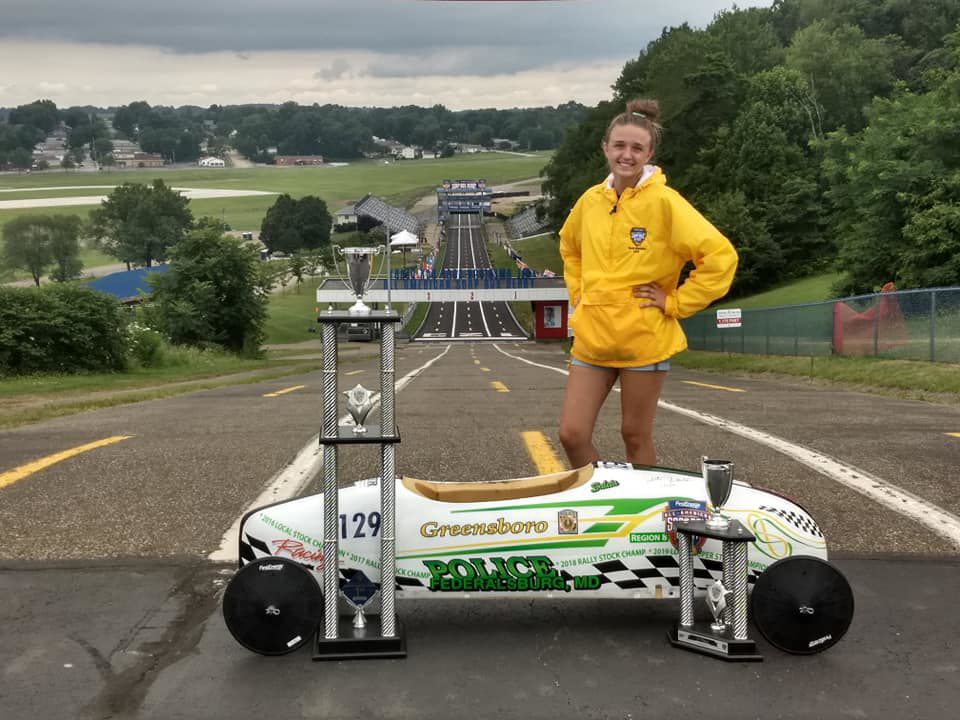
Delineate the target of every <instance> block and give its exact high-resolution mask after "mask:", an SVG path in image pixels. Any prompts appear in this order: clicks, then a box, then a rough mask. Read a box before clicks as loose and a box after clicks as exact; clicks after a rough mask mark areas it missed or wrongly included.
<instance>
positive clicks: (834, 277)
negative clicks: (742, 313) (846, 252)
mask: <svg viewBox="0 0 960 720" xmlns="http://www.w3.org/2000/svg"><path fill="white" fill-rule="evenodd" d="M840 277H841V273H824V274H823V275H813V276H811V277H806V278H802V279H800V280H793V281H791V282H788V283H784V284H783V285H781V286H780V287H776V288H774V289H772V290H766V291H764V292H762V293H757V294H756V295H751V296H749V297H744V298H738V299H736V300H724V301H722V302H720V303H718V304H717V305H716V307H718V308H741V309H743V310H752V309H755V308H766V307H777V306H780V305H800V304H802V303H813V302H822V301H824V300H832V299H834V297H835V295H833V294H832V293H831V292H830V288H831V287H832V286H833V285H834V284H835V283H836V282H837V281H838V280H839V279H840Z"/></svg>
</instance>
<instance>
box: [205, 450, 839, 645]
mask: <svg viewBox="0 0 960 720" xmlns="http://www.w3.org/2000/svg"><path fill="white" fill-rule="evenodd" d="M395 482H396V583H397V585H396V588H397V597H398V598H431V597H450V596H461V597H467V596H469V597H470V598H481V597H504V596H511V597H518V596H519V597H531V596H537V597H553V598H558V597H597V598H656V599H659V598H675V597H678V594H679V591H678V585H679V564H678V555H677V538H676V532H675V524H676V523H677V522H679V521H687V520H703V519H706V518H707V516H708V514H709V512H708V507H707V502H706V489H705V486H704V481H703V478H702V476H701V475H700V474H698V473H692V472H687V471H683V470H673V469H666V468H658V467H644V466H634V465H629V464H624V463H614V462H596V463H593V464H591V465H587V466H584V467H581V468H578V469H575V470H571V471H566V472H560V473H554V474H549V475H542V476H537V477H529V478H520V479H513V480H505V481H494V482H428V481H424V480H416V479H413V478H408V477H402V478H398V479H396V480H395ZM379 483H380V479H379V478H374V479H371V480H361V481H359V482H356V483H354V484H353V485H352V486H349V487H344V488H341V489H340V494H339V537H340V539H339V543H340V544H339V550H340V558H339V573H340V585H341V587H343V586H344V584H345V583H349V581H350V580H351V579H352V578H356V577H365V579H369V581H370V582H372V583H373V584H374V586H375V587H379V583H380V581H381V577H380V528H381V520H380V509H379V508H380V487H379ZM323 506H324V503H323V494H322V493H320V494H316V495H309V496H305V497H301V498H296V499H293V500H288V501H285V502H280V503H277V504H274V505H269V506H266V507H262V508H259V509H256V510H253V511H252V512H250V513H248V514H247V515H246V516H245V517H244V518H243V519H242V522H241V526H240V566H241V569H240V570H239V572H238V573H237V574H236V575H235V576H234V577H233V578H232V579H231V581H230V583H229V585H228V587H227V590H226V592H225V594H224V607H223V609H224V617H225V620H226V622H227V627H228V629H229V630H230V632H231V633H232V634H233V636H234V637H235V638H236V639H237V640H238V641H239V642H240V643H241V644H242V645H244V646H245V647H247V648H248V649H250V650H253V651H254V652H259V653H263V654H268V655H273V654H282V653H286V652H290V651H293V650H295V649H297V648H298V647H301V646H302V645H304V644H305V643H307V642H308V641H309V640H310V638H311V636H312V635H313V632H314V630H315V629H316V626H317V624H318V623H319V622H320V620H321V616H322V614H323V610H322V608H323V598H322V594H321V589H320V588H321V586H322V571H323V565H324V562H325V561H326V558H324V557H323V515H324V513H323ZM723 513H724V515H726V516H728V517H731V518H735V519H737V520H739V521H740V522H741V523H742V524H743V525H744V526H746V528H747V529H749V531H750V532H751V533H753V534H754V535H755V536H756V541H755V542H753V543H751V544H750V546H749V552H748V561H749V576H748V583H749V586H750V587H751V590H752V601H751V612H750V615H751V616H752V619H753V621H754V623H755V624H756V625H757V627H758V629H759V630H760V632H761V634H762V635H763V636H764V637H765V638H766V639H767V640H768V641H769V642H770V643H771V644H773V645H774V646H776V647H779V648H780V649H783V650H786V651H788V652H795V653H812V652H819V651H822V650H825V649H826V648H828V647H830V646H832V645H833V644H835V643H836V642H837V641H838V640H839V639H840V638H841V637H842V636H843V634H844V633H845V632H846V630H847V627H848V626H849V624H850V620H851V618H852V614H853V596H852V593H851V591H850V587H849V584H848V583H847V581H846V580H845V579H844V577H843V575H842V574H840V572H839V571H838V570H837V569H836V568H835V567H834V566H833V565H832V564H830V563H829V562H827V550H826V543H825V540H824V536H823V533H822V532H821V531H820V528H819V527H818V526H817V523H816V522H815V521H814V519H813V518H812V517H811V516H810V515H809V514H808V513H807V512H806V511H805V510H804V509H803V508H802V507H800V506H799V505H798V504H796V503H795V502H793V501H792V500H790V499H788V498H785V497H783V496H781V495H778V494H776V493H773V492H771V491H769V490H762V489H759V488H755V487H751V486H750V485H748V484H746V483H744V482H740V481H735V482H734V484H733V488H732V491H731V493H730V497H729V499H728V501H727V503H726V504H725V505H724V507H723ZM692 546H693V551H694V583H695V592H696V594H697V595H698V596H700V595H704V594H705V592H706V588H707V586H708V585H711V584H712V583H713V581H714V580H720V579H722V576H723V563H722V553H721V543H720V542H719V541H717V540H712V539H705V538H702V537H698V536H694V537H693V538H692ZM360 573H362V576H360V575H359V574H360ZM284 603H285V604H286V605H287V607H284V608H283V612H282V613H281V612H279V610H280V608H279V605H280V604H284ZM265 610H266V612H265ZM281 614H282V616H283V617H278V616H279V615H281Z"/></svg>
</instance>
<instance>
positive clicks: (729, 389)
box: [681, 380, 746, 392]
mask: <svg viewBox="0 0 960 720" xmlns="http://www.w3.org/2000/svg"><path fill="white" fill-rule="evenodd" d="M681 382H684V383H686V384H687V385H698V386H700V387H705V388H710V389H711V390H726V391H727V392H746V390H742V389H740V388H732V387H725V386H724V385H709V384H707V383H702V382H694V381H693V380H681Z"/></svg>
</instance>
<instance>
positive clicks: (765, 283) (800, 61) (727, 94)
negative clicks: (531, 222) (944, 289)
mask: <svg viewBox="0 0 960 720" xmlns="http://www.w3.org/2000/svg"><path fill="white" fill-rule="evenodd" d="M958 21H960V1H958V0H923V1H922V2H917V1H916V0H871V1H869V2H868V1H867V0H835V1H834V2H824V1H823V0H777V1H776V2H774V3H773V5H772V7H769V8H749V9H733V10H730V11H727V12H722V13H720V14H719V15H717V16H716V18H715V19H714V21H713V22H712V23H711V24H710V25H709V26H708V27H706V28H704V29H702V30H697V29H693V28H691V27H689V26H687V25H682V26H680V27H672V28H668V29H665V30H664V31H663V33H662V35H661V36H660V37H659V38H657V39H656V40H654V41H653V42H651V43H649V44H648V45H647V47H646V48H645V49H644V50H643V51H642V52H641V53H640V55H639V57H637V58H635V59H633V60H630V61H629V62H627V63H626V64H625V66H624V68H623V71H622V73H621V75H620V77H619V78H618V80H617V81H616V83H615V85H614V94H613V97H612V98H611V99H610V100H609V101H605V102H602V103H600V104H599V105H598V106H597V107H596V108H593V109H591V110H590V111H589V113H588V114H587V116H586V118H585V121H584V122H583V123H582V124H580V125H579V126H578V127H577V128H576V129H574V130H573V131H571V132H570V133H569V134H568V135H567V137H566V139H565V141H564V143H563V144H562V145H561V147H560V148H559V149H558V151H557V153H556V154H555V155H554V157H553V159H552V161H551V162H550V163H549V165H548V166H547V167H546V168H545V171H544V174H545V176H546V180H545V190H547V191H548V192H549V193H550V195H551V200H550V201H549V202H548V204H547V206H546V212H547V215H548V217H549V218H550V220H551V223H552V224H553V226H554V227H555V228H559V226H560V225H561V224H562V222H563V220H564V218H565V216H566V214H567V212H568V211H569V209H570V208H571V207H572V206H573V203H574V201H575V200H576V198H577V197H578V196H579V194H580V193H582V192H583V191H584V190H585V189H586V188H587V187H589V186H590V185H593V184H595V183H597V182H599V181H600V180H601V179H602V178H603V177H604V176H605V174H606V172H607V170H606V166H605V163H604V161H603V157H602V155H601V154H600V152H599V146H600V143H601V140H602V137H603V133H604V130H605V129H606V126H607V124H608V122H609V121H610V119H611V118H612V117H613V116H614V115H616V114H617V113H619V112H622V110H623V108H624V106H625V103H626V101H627V100H629V99H632V98H635V97H653V98H656V99H658V100H659V101H660V104H661V109H662V111H663V116H662V118H661V121H662V124H663V126H664V128H665V129H664V135H663V141H662V143H661V145H660V147H659V149H658V153H657V158H656V162H657V163H658V164H660V165H661V166H662V167H663V168H664V169H665V171H666V173H667V177H668V179H669V181H670V184H671V185H672V186H674V187H675V188H677V189H679V190H680V191H681V192H682V193H684V194H685V195H686V196H687V197H688V198H689V199H691V201H693V202H694V204H695V205H697V206H698V207H699V208H700V209H701V210H702V211H703V212H704V213H705V214H706V215H707V216H708V217H709V218H710V219H711V220H712V221H713V222H714V223H715V224H716V225H717V226H718V227H719V228H720V229H721V230H722V231H723V232H725V233H726V234H727V235H728V236H729V237H730V238H731V240H732V241H733V242H734V244H735V245H737V248H738V251H739V253H740V259H741V262H740V268H739V270H738V272H737V277H736V280H735V282H734V288H733V291H732V297H737V296H740V295H744V294H748V293H753V292H758V291H761V290H764V289H766V288H769V287H772V286H775V285H777V284H779V283H782V282H784V281H785V280H789V279H792V278H799V277H804V276H807V275H811V274H817V273H822V272H828V271H831V270H834V269H835V270H837V271H839V272H841V273H842V276H841V279H840V280H839V281H838V284H837V288H836V290H837V291H838V292H842V293H859V292H870V291H873V290H876V289H878V288H879V286H881V285H882V284H883V283H885V282H887V281H890V280H893V281H894V282H895V283H896V284H897V287H898V288H900V289H906V288H912V287H922V286H930V285H952V284H958V283H960V260H958V258H960V214H958V211H957V201H958V199H960V194H958V193H960V152H958V150H957V149H958V148H960V142H958V139H960V138H958V137H957V133H958V127H960V34H957V32H956V30H957V23H958Z"/></svg>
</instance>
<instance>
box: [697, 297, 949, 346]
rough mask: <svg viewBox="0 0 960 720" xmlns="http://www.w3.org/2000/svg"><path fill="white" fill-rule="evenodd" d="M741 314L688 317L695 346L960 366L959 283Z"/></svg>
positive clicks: (712, 311)
mask: <svg viewBox="0 0 960 720" xmlns="http://www.w3.org/2000/svg"><path fill="white" fill-rule="evenodd" d="M741 318H742V319H741V324H740V327H724V328H718V327H717V322H716V311H715V310H706V311H704V312H701V313H698V314H697V315H694V316H693V317H690V318H687V319H685V320H683V321H682V325H683V329H684V332H685V333H686V335H687V342H688V345H689V347H690V349H691V350H712V351H719V352H729V353H749V354H756V355H798V356H806V357H812V356H826V355H841V356H861V357H862V356H872V357H882V358H888V359H899V360H925V361H928V362H947V363H960V287H945V288H929V289H924V290H900V291H896V292H882V293H872V294H869V295H858V296H855V297H848V298H841V299H838V300H830V301H827V302H819V303H807V304H802V305H786V306H782V307H772V308H762V309H756V310H743V311H742V315H741Z"/></svg>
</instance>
